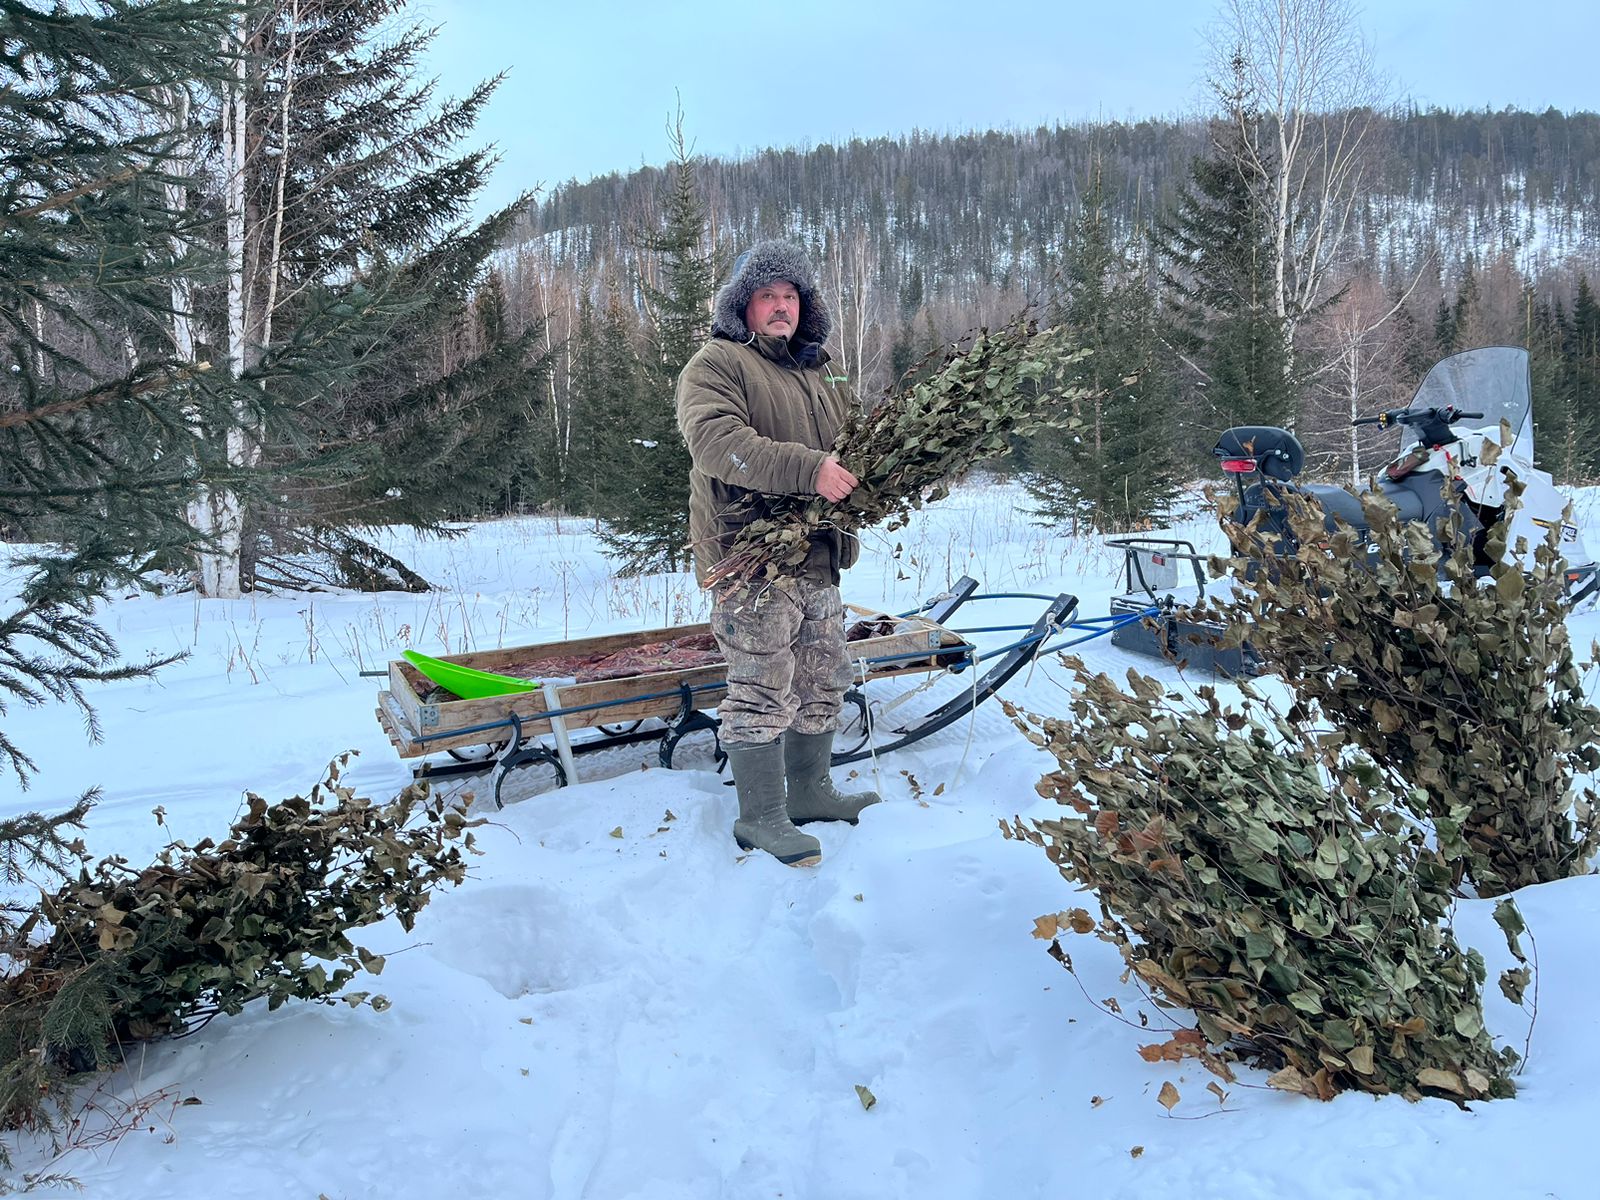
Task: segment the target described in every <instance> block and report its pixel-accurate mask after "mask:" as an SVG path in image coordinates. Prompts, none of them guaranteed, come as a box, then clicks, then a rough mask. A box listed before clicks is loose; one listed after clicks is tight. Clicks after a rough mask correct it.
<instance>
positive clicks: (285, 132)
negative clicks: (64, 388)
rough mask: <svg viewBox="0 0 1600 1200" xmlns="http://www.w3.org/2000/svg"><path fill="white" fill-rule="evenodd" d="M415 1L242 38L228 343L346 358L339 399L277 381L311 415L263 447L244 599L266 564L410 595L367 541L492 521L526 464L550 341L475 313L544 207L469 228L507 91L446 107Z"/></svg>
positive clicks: (260, 440) (301, 415)
mask: <svg viewBox="0 0 1600 1200" xmlns="http://www.w3.org/2000/svg"><path fill="white" fill-rule="evenodd" d="M412 7H413V5H412V3H411V2H410V0H337V2H336V0H297V2H296V3H294V4H289V3H287V2H286V0H271V2H270V3H266V4H264V5H261V6H258V7H257V9H256V10H254V11H255V16H256V19H255V20H254V21H253V22H252V23H251V24H250V25H249V27H248V31H247V36H246V37H245V38H244V41H243V46H244V50H245V52H246V55H247V60H246V69H245V71H244V80H243V82H242V84H241V85H240V88H239V94H240V95H241V96H242V98H243V99H242V108H243V111H244V113H245V114H246V115H245V140H246V144H247V145H248V146H249V147H250V148H251V151H250V153H249V155H248V156H247V157H246V159H245V162H244V175H245V178H244V181H243V190H244V198H245V205H244V209H245V215H246V231H245V236H244V239H243V256H242V260H241V261H238V262H236V263H235V262H232V261H230V269H233V270H237V271H238V272H239V274H240V276H241V278H240V279H239V280H238V281H237V284H238V286H239V287H240V288H241V289H242V293H243V299H242V302H241V304H242V308H243V314H242V320H243V327H242V334H239V333H237V332H235V333H230V335H229V337H230V341H231V340H233V339H234V338H235V337H236V336H242V338H243V341H244V347H243V349H244V354H243V356H242V357H243V360H244V361H245V362H246V364H247V365H248V364H249V363H250V362H251V361H253V360H260V361H263V362H270V361H272V360H273V359H275V358H276V357H278V356H280V355H282V354H283V353H284V352H285V351H286V350H288V349H290V348H292V347H294V346H296V345H299V344H307V343H309V344H320V343H322V342H323V341H324V340H325V338H326V331H327V330H328V329H329V328H330V327H333V328H339V329H340V331H341V337H342V340H343V342H344V343H345V345H346V346H347V347H348V350H347V351H346V353H345V356H344V361H343V362H342V363H340V366H341V368H342V369H341V370H340V372H339V373H338V375H337V376H336V377H332V378H329V379H327V380H326V381H324V385H323V386H320V387H316V388H306V387H304V386H301V385H299V384H298V383H296V382H295V381H283V382H282V383H281V385H280V384H275V383H271V382H269V383H266V384H265V385H264V387H263V393H264V396H263V399H264V401H265V402H267V403H269V404H275V405H277V406H278V407H280V408H281V409H284V410H286V411H288V412H291V413H292V414H293V416H294V421H293V423H292V424H288V425H286V426H284V427H283V428H281V429H280V430H279V431H277V432H276V433H274V431H271V430H263V431H262V432H261V434H260V436H258V437H257V438H256V443H257V444H256V445H255V446H254V447H252V448H251V458H259V460H260V465H261V466H262V468H263V469H265V470H268V471H270V472H271V473H272V474H274V475H275V476H277V485H276V486H275V487H274V488H273V489H271V493H270V494H271V496H272V497H273V500H272V502H271V503H267V502H258V503H256V504H254V505H253V506H252V508H251V509H250V511H249V513H248V516H247V519H246V529H247V535H246V538H245V542H244V547H243V561H242V563H241V564H240V565H241V570H242V571H243V574H244V577H245V579H244V582H246V583H248V582H249V581H250V576H251V575H252V573H253V572H254V569H255V566H256V562H257V560H258V558H259V557H260V556H262V555H266V556H267V557H268V558H269V559H271V574H270V575H269V578H271V577H273V576H276V577H282V575H283V574H284V572H285V571H286V570H287V568H288V564H289V563H290V562H291V561H296V560H299V559H300V558H301V556H303V555H304V553H305V552H306V551H320V552H322V553H323V554H324V555H326V556H328V558H330V559H331V563H330V564H329V565H330V567H331V569H332V571H333V573H334V576H335V578H336V580H337V581H338V582H345V583H352V584H356V585H373V586H392V585H393V584H394V583H395V582H396V581H397V580H396V577H395V573H396V572H398V574H399V582H402V583H403V582H405V581H406V576H405V573H404V572H403V571H402V570H400V569H399V565H398V564H394V563H392V562H387V563H386V562H383V561H382V560H381V556H378V555H377V554H376V551H374V550H373V548H372V547H370V546H369V545H367V544H366V543H365V542H363V541H362V540H361V539H360V538H359V537H358V536H357V535H358V534H359V532H360V531H361V530H363V529H365V528H367V527H370V526H375V525H380V524H392V523H404V524H410V525H413V526H415V527H419V528H439V527H440V524H441V522H443V521H445V520H447V519H451V518H455V517H460V516H467V515H476V514H478V513H481V512H483V511H485V510H487V509H490V508H493V507H494V506H495V505H497V504H498V503H500V502H502V501H503V499H504V498H505V494H506V481H507V480H508V479H510V478H517V477H523V476H525V475H526V474H527V473H528V471H529V470H530V466H529V464H530V460H531V459H532V457H533V454H534V449H533V447H534V445H535V442H536V439H537V433H538V415H539V414H538V410H539V406H540V404H541V402H542V401H543V392H544V383H545V376H544V373H545V372H546V371H547V370H548V362H547V361H546V360H545V359H544V357H543V353H542V342H543V329H542V326H541V325H540V324H539V323H538V322H537V321H535V322H531V323H529V324H527V325H526V327H524V328H521V329H512V328H511V327H510V325H509V323H508V322H506V321H505V320H503V319H495V320H491V321H488V322H484V321H482V320H480V319H479V318H480V317H481V316H482V310H481V309H478V310H475V309H474V304H475V298H476V296H477V294H478V292H479V291H480V289H482V288H484V287H487V286H490V285H489V283H488V262H489V258H490V255H491V254H492V253H493V252H494V251H495V249H496V248H497V247H498V246H499V245H500V244H501V243H502V242H503V241H504V240H505V238H506V236H507V234H508V232H509V230H510V227H511V224H512V222H513V220H514V219H515V217H516V214H517V212H518V210H519V209H520V207H521V206H522V204H523V203H524V202H525V201H526V199H527V197H521V198H519V199H518V200H517V201H516V202H514V203H513V204H512V205H510V206H508V207H507V208H505V209H504V210H502V211H500V212H499V213H496V214H494V215H493V216H491V217H490V218H488V219H487V220H486V221H483V222H481V223H478V224H476V225H474V224H470V223H468V222H467V220H466V218H467V215H468V212H469V210H470V208H471V206H472V204H473V203H474V201H475V198H476V196H477V195H478V193H479V191H480V190H481V188H482V186H483V184H484V183H485V181H486V179H487V176H488V172H489V170H490V169H491V167H492V166H493V162H494V160H493V156H492V155H491V154H490V153H489V152H488V151H487V150H482V149H479V150H471V151H467V152H464V153H463V152H461V151H460V150H459V144H460V142H461V139H462V138H463V137H464V136H466V135H467V134H468V133H469V132H470V131H471V128H472V126H473V124H474V122H475V121H476V119H477V116H478V114H479V113H480V112H481V110H482V108H483V105H484V104H485V103H486V102H487V101H488V99H489V97H490V95H491V94H492V93H493V91H494V89H495V87H496V86H497V85H498V83H499V80H498V79H491V80H488V81H486V82H484V83H482V84H480V85H479V86H478V87H476V88H474V89H473V90H472V91H471V92H470V93H469V94H468V95H467V96H466V97H464V98H461V99H452V100H439V99H437V98H436V97H435V95H434V91H435V85H434V84H433V83H432V82H429V81H426V80H422V81H418V79H417V76H418V72H419V67H420V63H421V59H422V56H423V55H424V54H425V53H426V49H427V46H428V45H429V43H430V41H431V40H432V38H433V35H434V34H433V31H431V30H428V29H426V28H423V27H421V26H419V25H417V24H415V23H409V22H406V21H405V17H406V15H407V14H408V12H409V11H410V10H411V9H412ZM225 98H226V97H225ZM229 111H232V110H231V109H230V108H228V106H227V105H224V112H225V113H227V112H229ZM223 130H224V132H225V130H226V126H224V127H223ZM208 136H210V137H211V139H212V141H213V142H214V141H215V127H212V129H211V132H210V133H209V135H208V134H207V133H206V132H205V131H202V133H201V135H200V136H199V137H198V138H197V140H198V141H199V142H200V143H201V145H202V146H203V147H205V146H207V145H210V144H211V143H208V141H207V137H208ZM225 141H226V139H225V138H224V139H223V142H225ZM217 153H218V151H217V149H216V147H215V146H213V147H212V150H211V153H210V154H209V156H208V157H210V158H211V159H213V160H214V159H215V158H216V155H217ZM231 249H232V248H231V247H230V250H231ZM212 303H214V304H216V305H218V306H219V307H220V306H221V304H222V301H221V299H220V298H219V297H213V298H212ZM233 349H234V353H235V356H236V357H241V356H240V355H239V351H238V348H237V347H235V348H233ZM331 357H333V356H332V355H330V358H331ZM230 456H231V455H230ZM370 567H379V568H387V569H380V570H378V573H377V574H376V575H371V574H370V572H369V570H368V568H370ZM291 581H292V580H291ZM411 582H412V583H413V585H415V583H416V582H417V581H415V580H414V577H412V580H411Z"/></svg>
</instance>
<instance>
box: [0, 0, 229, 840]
mask: <svg viewBox="0 0 1600 1200" xmlns="http://www.w3.org/2000/svg"><path fill="white" fill-rule="evenodd" d="M225 19H226V10H225V9H224V7H223V6H221V5H217V4H211V3H205V2H201V0H194V2H190V0H143V2H141V3H110V2H107V3H84V4H81V5H76V6H74V7H73V8H71V9H67V8H64V7H62V6H58V5H54V4H50V5H44V4H28V3H19V2H16V0H0V29H3V37H0V56H3V60H0V61H3V69H4V73H5V76H6V81H5V85H4V86H3V87H0V241H3V244H4V246H5V253H4V254H0V330H3V334H4V339H5V341H4V351H3V356H0V362H3V364H4V366H3V370H0V531H3V532H4V534H5V536H6V537H7V538H8V539H10V540H21V541H25V542H29V543H34V546H33V548H32V549H30V550H29V551H27V552H25V553H21V554H16V553H14V554H12V555H10V556H9V557H10V561H11V563H12V565H13V566H19V567H21V568H22V577H21V583H20V586H19V587H18V589H17V590H16V592H15V593H14V594H11V595H8V596H7V597H5V598H4V599H0V717H4V716H5V715H6V713H7V706H8V705H11V704H22V705H37V704H42V703H46V702H48V701H50V700H65V701H69V702H72V703H76V704H78V705H79V706H81V707H82V708H83V709H84V712H85V714H86V715H87V716H88V719H89V729H90V733H91V736H93V735H94V734H95V732H96V730H95V726H94V723H93V714H92V711H91V710H90V708H89V705H88V703H87V700H86V697H85V695H84V692H83V690H82V689H83V686H84V685H85V684H88V683H92V682H97V681H104V680H111V679H120V678H127V677H132V676H138V675H143V674H147V673H149V672H150V671H151V670H153V669H155V667H157V666H159V665H161V664H160V663H156V662H145V663H138V664H128V663H125V662H123V661H121V658H120V655H119V654H118V651H117V647H116V644H115V643H114V641H113V640H112V638H111V637H110V636H109V635H108V634H107V633H106V632H105V630H104V629H103V628H102V627H101V626H100V625H99V624H97V623H96V622H95V620H94V619H93V608H94V604H95V602H96V600H97V599H99V598H100V597H102V596H104V595H105V594H106V592H107V590H108V589H109V588H110V587H111V586H113V585H125V584H137V582H138V581H139V579H140V578H141V576H142V574H143V572H144V569H145V567H147V566H148V565H149V564H150V563H151V561H152V559H153V558H156V557H157V556H159V555H161V554H163V553H166V552H170V551H172V550H174V549H176V548H180V547H184V546H187V545H189V544H190V543H192V541H193V536H194V535H193V532H192V530H190V529H189V527H188V526H187V524H186V523H185V522H184V520H183V518H182V513H183V509H184V505H185V502H186V501H187V500H188V498H189V497H190V496H191V495H192V494H193V492H194V489H195V487H196V486H197V484H198V483H200V482H201V474H200V469H199V467H198V466H197V454H196V448H195V438H194V429H195V426H196V423H197V422H198V421H200V420H208V421H211V422H214V423H215V424H216V425H217V426H219V427H220V426H222V425H224V424H225V423H226V422H227V420H228V419H229V413H230V412H231V395H230V393H229V390H228V387H227V381H226V380H225V379H222V378H220V375H221V373H220V372H214V371H208V370H206V369H204V364H195V363H193V362H189V361H185V360H184V358H183V356H181V355H179V354H177V353H176V352H175V348H174V346H173V345H172V342H171V340H170V338H166V339H163V337H162V334H163V331H165V330H166V329H168V328H169V327H170V322H169V310H170V308H171V302H172V290H171V282H172V280H173V279H174V278H175V277H176V276H178V275H180V274H198V273H199V272H201V271H203V270H205V269H206V264H204V263H203V262H200V261H198V260H197V259H196V258H195V257H194V256H192V255H189V254H187V253H185V252H184V250H183V247H184V246H185V245H186V242H185V239H184V238H183V237H182V236H181V234H182V232H183V230H184V228H185V223H186V221H187V220H188V217H187V214H185V213H184V212H181V211H178V210H177V209H176V208H175V206H174V205H173V203H172V191H171V189H169V188H168V187H167V186H165V185H166V184H169V183H172V184H181V183H183V182H184V180H182V179H181V177H180V176H178V175H177V174H176V172H177V170H178V168H179V165H180V164H177V163H175V162H174V159H173V154H172V142H173V139H172V137H171V136H170V134H169V133H168V132H166V131H169V130H171V129H172V128H173V125H174V121H175V117H174V110H175V108H176V107H177V106H178V104H179V97H180V96H181V95H182V94H183V89H184V88H186V87H187V86H189V85H190V84H191V83H193V82H194V81H196V80H200V79H203V78H205V77H206V76H207V75H208V73H214V72H215V71H216V70H217V64H216V61H215V48H216V46H217V45H218V41H219V38H220V34H221V30H222V27H223V22H224V20H225ZM0 769H9V770H10V771H11V772H12V773H14V774H15V775H16V776H17V777H18V778H19V780H20V781H21V782H23V783H24V784H25V783H26V782H27V779H28V777H29V775H30V774H31V772H32V771H33V769H34V763H33V761H32V760H31V759H30V758H29V756H28V754H27V753H26V751H24V749H23V748H22V747H21V746H19V745H17V744H16V743H15V742H14V741H13V740H12V739H11V737H10V736H9V735H8V734H7V733H6V731H5V730H4V729H3V728H0ZM5 829H6V827H0V841H4V840H5V838H6V837H7V836H8V835H7V833H6V832H5Z"/></svg>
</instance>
